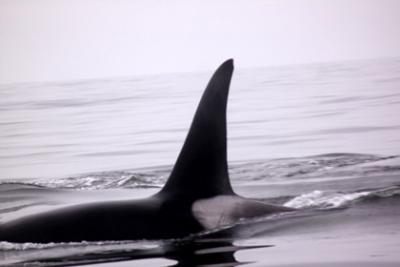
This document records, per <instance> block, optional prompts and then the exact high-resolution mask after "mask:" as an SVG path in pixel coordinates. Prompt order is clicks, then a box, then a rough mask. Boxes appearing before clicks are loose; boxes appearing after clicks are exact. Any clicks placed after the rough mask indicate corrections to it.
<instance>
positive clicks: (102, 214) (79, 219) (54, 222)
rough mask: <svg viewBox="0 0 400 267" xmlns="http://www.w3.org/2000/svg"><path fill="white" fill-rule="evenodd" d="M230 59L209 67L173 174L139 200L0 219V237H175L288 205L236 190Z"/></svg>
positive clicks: (281, 209)
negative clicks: (231, 161)
mask: <svg viewBox="0 0 400 267" xmlns="http://www.w3.org/2000/svg"><path fill="white" fill-rule="evenodd" d="M232 73H233V60H231V59H230V60H227V61H226V62H224V63H223V64H222V65H221V66H220V67H219V68H218V69H217V70H216V72H215V73H214V75H213V76H212V78H211V80H210V82H209V83H208V85H207V88H206V90H205V92H204V94H203V96H202V99H201V101H200V103H199V106H198V108H197V111H196V114H195V116H194V119H193V122H192V125H191V127H190V130H189V133H188V136H187V138H186V141H185V143H184V145H183V148H182V150H181V152H180V154H179V156H178V159H177V161H176V163H175V165H174V168H173V170H172V172H171V175H170V177H169V178H168V180H167V183H166V184H165V186H164V187H163V188H162V189H161V191H160V192H158V193H156V194H155V195H153V196H151V197H149V198H146V199H142V200H127V201H112V202H98V203H90V204H80V205H75V206H72V207H67V208H61V209H57V210H53V211H50V212H44V213H39V214H34V215H29V216H26V217H22V218H19V219H16V220H13V221H9V222H6V223H4V224H2V225H1V226H0V241H8V242H35V243H48V242H74V241H77V242H79V241H83V240H86V241H100V240H135V239H166V238H179V237H184V236H187V235H189V234H192V233H196V232H200V231H202V230H207V229H213V228H216V227H220V226H222V225H225V224H230V223H233V222H235V221H237V220H239V219H241V218H250V217H256V216H262V215H266V214H270V213H276V212H284V211H290V210H292V209H290V208H287V207H283V206H276V205H269V204H265V203H263V202H260V201H257V200H254V199H248V198H243V197H240V196H238V195H236V194H235V193H234V191H233V189H232V187H231V184H230V181H229V174H228V165H227V146H226V144H227V141H226V106H227V100H228V92H229V86H230V81H231V77H232Z"/></svg>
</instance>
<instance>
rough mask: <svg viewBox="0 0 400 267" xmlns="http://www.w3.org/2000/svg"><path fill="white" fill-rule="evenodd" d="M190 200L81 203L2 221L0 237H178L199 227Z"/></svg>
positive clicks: (29, 239) (71, 239) (18, 239)
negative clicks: (7, 221)
mask: <svg viewBox="0 0 400 267" xmlns="http://www.w3.org/2000/svg"><path fill="white" fill-rule="evenodd" d="M191 202H192V200H190V199H179V200H178V199H175V198H170V197H168V196H165V195H162V194H157V195H155V196H153V197H150V198H147V199H141V200H133V201H114V202H103V203H102V202H100V203H93V204H81V205H76V206H72V207H67V208H62V209H58V210H55V211H51V212H46V213H42V214H37V215H32V216H28V217H24V218H21V219H19V220H14V221H12V222H10V223H6V224H3V225H1V226H0V240H4V241H8V242H17V243H22V242H32V241H34V242H37V243H49V242H80V241H83V240H85V241H99V240H137V239H143V238H146V239H169V238H179V237H184V236H186V235H188V234H189V233H195V232H199V231H201V230H203V227H202V226H201V225H200V224H199V223H198V222H197V221H196V220H195V219H194V218H193V216H192V215H191ZM16 233H17V234H16Z"/></svg>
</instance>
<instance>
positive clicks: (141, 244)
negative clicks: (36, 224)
mask: <svg viewBox="0 0 400 267" xmlns="http://www.w3.org/2000/svg"><path fill="white" fill-rule="evenodd" d="M159 245H160V244H159V243H157V242H155V241H154V242H150V241H97V242H88V241H82V242H67V243H54V242H51V243H12V242H5V241H1V242H0V251H10V250H12V251H16V250H18V251H25V250H35V249H39V250H40V249H56V248H58V249H59V248H64V247H80V246H84V247H88V246H102V247H103V248H104V247H105V246H110V247H118V246H129V248H130V249H133V248H135V249H149V248H155V247H158V246H159Z"/></svg>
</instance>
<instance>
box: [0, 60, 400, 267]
mask: <svg viewBox="0 0 400 267" xmlns="http://www.w3.org/2000/svg"><path fill="white" fill-rule="evenodd" d="M236 64H237V65H239V67H240V62H237V63H236ZM210 75H211V71H210V73H196V74H171V75H160V76H144V77H131V78H117V79H104V80H93V81H76V82H54V83H34V84H12V85H0V223H1V222H3V221H8V220H12V219H15V218H18V217H20V216H24V215H27V214H31V213H37V212H39V211H43V210H48V209H53V208H58V207H60V206H65V205H73V204H77V203H87V202H94V201H98V200H102V201H104V200H117V199H130V198H139V197H145V196H149V195H151V194H153V193H154V192H157V191H158V190H159V188H160V187H161V186H162V185H163V183H164V182H165V180H166V178H167V177H168V174H169V171H170V169H171V167H172V164H173V163H174V161H175V158H176V156H177V154H178V153H179V150H180V147H181V145H182V143H183V140H184V138H185V135H186V132H187V129H188V127H189V125H190V122H191V119H192V116H193V114H194V111H195V108H196V106H197V103H198V101H199V99H200V96H201V94H202V92H203V90H204V88H205V85H206V83H207V81H208V79H209V76H210ZM399 114H400V60H399V59H382V60H367V61H351V62H339V63H324V64H311V65H296V66H286V67H275V68H272V67H269V68H259V69H245V70H244V69H240V68H239V69H238V70H236V72H235V73H234V78H233V81H232V87H231V93H230V100H229V104H228V138H229V139H228V154H229V162H230V174H231V178H232V183H233V186H234V188H235V191H236V192H238V193H240V194H242V195H245V196H248V197H254V198H259V199H262V200H265V201H267V202H272V203H277V204H282V205H286V206H289V207H295V208H298V209H299V212H296V214H294V215H278V216H269V217H265V218H256V219H253V220H247V221H241V222H239V223H237V224H235V225H231V226H229V227H226V228H224V229H216V230H215V231H212V232H205V233H200V234H198V235H195V236H192V237H188V238H187V239H184V240H159V241H126V242H115V241H106V242H95V243H88V242H82V243H67V244H53V243H52V244H30V243H26V244H13V243H8V242H1V240H0V265H1V266H10V265H11V266H22V265H23V266H68V265H70V266H72V265H82V264H94V263H101V264H99V265H97V266H200V265H202V266H236V265H239V264H248V266H382V267H383V266H398V265H399V264H400V257H399V256H398V255H399V253H398V252H399V251H400V224H399V223H398V222H399V221H400V208H399V206H400V205H399V204H400V159H399V157H398V155H399V154H400V135H399V132H400V116H399ZM110 262H111V263H110Z"/></svg>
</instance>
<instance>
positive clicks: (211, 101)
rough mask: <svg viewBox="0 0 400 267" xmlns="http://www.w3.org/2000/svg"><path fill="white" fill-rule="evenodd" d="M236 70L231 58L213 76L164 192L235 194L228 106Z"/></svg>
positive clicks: (200, 195) (205, 195)
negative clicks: (230, 167)
mask: <svg viewBox="0 0 400 267" xmlns="http://www.w3.org/2000/svg"><path fill="white" fill-rule="evenodd" d="M232 73H233V60H232V59H229V60H227V61H225V62H224V63H223V64H222V65H221V66H220V67H219V68H218V69H217V70H216V71H215V73H214V75H213V76H212V77H211V80H210V81H209V83H208V85H207V88H206V90H205V92H204V93H203V96H202V98H201V100H200V103H199V106H198V107H197V111H196V114H195V116H194V118H193V121H192V125H191V127H190V130H189V133H188V135H187V137H186V140H185V143H184V145H183V147H182V150H181V152H180V154H179V156H178V159H177V161H176V163H175V166H174V168H173V170H172V173H171V175H170V177H169V179H168V181H167V183H166V184H165V186H164V188H163V189H162V191H161V192H162V193H168V194H178V195H186V196H188V197H193V198H196V199H197V198H205V197H212V196H215V195H219V194H233V191H232V187H231V184H230V182H229V174H228V164H227V148H226V106H227V100H228V92H229V85H230V82H231V77H232Z"/></svg>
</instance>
